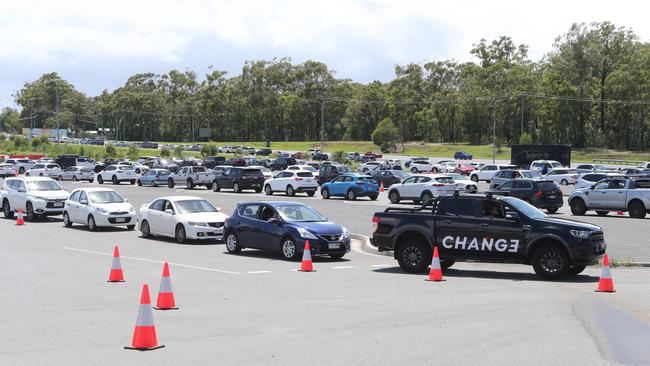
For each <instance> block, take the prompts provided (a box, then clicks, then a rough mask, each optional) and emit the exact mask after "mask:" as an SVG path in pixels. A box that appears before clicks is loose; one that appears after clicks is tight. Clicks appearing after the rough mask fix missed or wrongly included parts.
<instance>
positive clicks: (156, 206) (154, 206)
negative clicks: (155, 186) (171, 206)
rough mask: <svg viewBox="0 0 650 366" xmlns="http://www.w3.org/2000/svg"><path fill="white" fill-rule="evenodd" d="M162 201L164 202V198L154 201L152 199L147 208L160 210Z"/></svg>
mask: <svg viewBox="0 0 650 366" xmlns="http://www.w3.org/2000/svg"><path fill="white" fill-rule="evenodd" d="M164 203H165V200H155V201H153V203H152V204H150V205H149V209H150V210H156V211H162V210H163V209H162V208H163V204H164Z"/></svg>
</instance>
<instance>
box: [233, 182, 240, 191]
mask: <svg viewBox="0 0 650 366" xmlns="http://www.w3.org/2000/svg"><path fill="white" fill-rule="evenodd" d="M232 190H233V191H235V193H240V192H241V187H240V186H239V183H237V182H235V184H233V185H232Z"/></svg>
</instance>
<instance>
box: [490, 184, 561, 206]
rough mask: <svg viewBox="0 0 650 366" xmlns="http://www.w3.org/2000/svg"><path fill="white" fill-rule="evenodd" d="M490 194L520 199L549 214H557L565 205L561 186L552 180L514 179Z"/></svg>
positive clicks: (492, 190) (494, 189)
mask: <svg viewBox="0 0 650 366" xmlns="http://www.w3.org/2000/svg"><path fill="white" fill-rule="evenodd" d="M489 192H491V193H493V194H501V195H508V196H512V197H516V198H519V199H521V200H524V201H526V202H528V203H529V204H531V205H533V206H535V207H537V208H541V209H546V211H548V212H549V213H554V212H557V210H559V209H560V207H562V205H563V203H564V202H563V200H562V190H561V189H560V186H559V185H558V184H557V183H555V182H553V181H551V180H535V179H529V178H525V179H513V180H510V181H508V182H505V183H503V184H501V185H500V186H498V187H496V188H492V189H491V190H490V191H489Z"/></svg>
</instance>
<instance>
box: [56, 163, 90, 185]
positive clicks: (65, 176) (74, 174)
mask: <svg viewBox="0 0 650 366" xmlns="http://www.w3.org/2000/svg"><path fill="white" fill-rule="evenodd" d="M61 179H62V180H74V181H78V180H86V181H88V182H89V183H92V182H93V181H94V180H95V174H94V172H93V169H92V168H89V167H85V166H71V167H67V168H65V169H64V170H63V172H62V173H61Z"/></svg>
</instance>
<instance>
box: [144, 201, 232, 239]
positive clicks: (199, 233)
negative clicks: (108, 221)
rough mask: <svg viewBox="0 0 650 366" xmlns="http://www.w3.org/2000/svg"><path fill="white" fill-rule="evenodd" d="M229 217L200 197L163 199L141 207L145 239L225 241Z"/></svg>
mask: <svg viewBox="0 0 650 366" xmlns="http://www.w3.org/2000/svg"><path fill="white" fill-rule="evenodd" d="M227 218H228V215H226V214H224V213H222V212H221V209H219V208H215V207H214V206H212V204H211V203H210V202H208V201H206V200H205V199H203V198H200V197H192V196H169V197H161V198H158V199H155V200H154V201H153V202H151V203H149V204H144V205H142V207H141V208H140V231H142V236H144V237H150V236H152V235H160V236H167V237H170V238H175V239H176V241H178V242H179V243H184V242H185V241H187V240H188V239H195V240H215V239H216V240H222V239H223V225H224V222H225V221H226V219H227Z"/></svg>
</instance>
